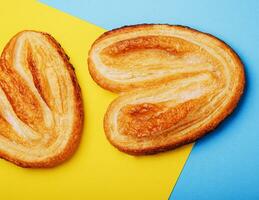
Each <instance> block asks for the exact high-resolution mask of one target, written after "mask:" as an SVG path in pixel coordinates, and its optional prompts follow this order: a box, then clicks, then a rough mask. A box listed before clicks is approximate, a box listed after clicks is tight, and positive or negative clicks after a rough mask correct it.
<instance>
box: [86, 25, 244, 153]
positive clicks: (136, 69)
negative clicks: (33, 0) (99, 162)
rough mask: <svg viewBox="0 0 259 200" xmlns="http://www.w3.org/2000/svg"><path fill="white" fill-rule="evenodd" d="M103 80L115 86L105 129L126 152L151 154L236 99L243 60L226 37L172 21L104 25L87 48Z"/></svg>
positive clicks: (193, 131)
mask: <svg viewBox="0 0 259 200" xmlns="http://www.w3.org/2000/svg"><path fill="white" fill-rule="evenodd" d="M88 65H89V71H90V74H91V76H92V78H93V79H94V80H95V82H97V83H98V84H99V85H100V86H101V87H103V88H105V89H107V90H110V91H113V92H117V93H120V96H119V97H118V98H117V99H116V100H115V101H113V102H112V103H111V105H110V106H109V108H108V110H107V112H106V115H105V118H104V130H105V133H106V136H107V138H108V140H109V141H110V142H111V143H112V144H113V145H114V146H116V147H117V148H118V149H119V150H121V151H124V152H126V153H129V154H151V153H156V152H160V151H165V150H168V149H172V148H176V147H178V146H181V145H184V144H187V143H190V142H193V141H195V140H196V139H198V138H200V137H202V136H203V135H205V134H206V133H208V132H209V131H211V130H213V129H214V128H215V127H216V126H217V125H218V124H219V123H220V122H221V121H222V120H223V119H225V118H226V117H227V116H228V115H229V114H230V113H231V112H232V111H233V109H234V108H235V107H236V105H237V103H238V101H239V99H240V97H241V95H242V93H243V88H244V84H245V76H244V69H243V65H242V62H241V61H240V59H239V57H238V56H237V54H236V53H235V52H234V51H233V50H232V49H231V48H230V47H229V46H228V45H227V44H225V43H224V42H222V41H221V40H219V39H217V38H215V37H214V36H212V35H209V34H206V33H202V32H199V31H197V30H194V29H191V28H188V27H183V26H173V25H135V26H128V27H122V28H119V29H116V30H112V31H108V32H106V33H104V34H103V35H102V36H101V37H99V38H98V39H97V40H96V41H95V42H94V44H93V45H92V48H91V50H90V52H89V59H88Z"/></svg>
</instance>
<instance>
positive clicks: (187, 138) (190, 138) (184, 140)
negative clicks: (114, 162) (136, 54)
mask: <svg viewBox="0 0 259 200" xmlns="http://www.w3.org/2000/svg"><path fill="white" fill-rule="evenodd" d="M155 25H157V24H139V25H133V26H125V27H121V28H118V29H114V30H111V31H108V32H105V33H104V34H103V35H101V36H100V37H99V38H98V39H97V40H96V41H95V42H94V44H93V45H92V48H91V49H93V48H94V47H95V45H96V44H97V43H99V42H101V41H102V40H104V39H106V38H108V37H109V36H111V35H112V36H114V35H118V34H120V33H126V32H131V31H132V30H139V29H144V28H147V27H152V26H155ZM159 25H164V26H167V27H174V28H177V29H182V30H186V31H189V32H192V33H194V34H195V33H199V34H204V35H207V36H209V37H210V38H211V39H213V40H214V41H216V42H217V43H218V44H219V45H220V46H222V47H223V48H224V49H225V50H228V51H229V52H230V54H232V56H233V58H234V60H235V61H236V62H237V64H238V65H239V68H240V73H239V76H240V77H239V83H238V86H237V89H236V91H235V94H233V97H232V99H231V101H229V102H228V104H227V106H226V108H225V110H224V112H222V113H221V114H220V115H219V116H217V118H216V119H214V120H213V121H211V122H210V123H208V124H206V126H204V127H203V128H202V129H200V130H199V129H198V128H197V129H198V130H196V131H194V133H188V134H186V135H184V136H182V137H180V138H178V139H176V140H175V141H173V142H172V143H170V144H167V145H160V146H153V147H149V148H138V149H130V148H127V147H125V146H122V145H119V144H118V143H116V141H114V140H112V139H111V134H112V133H111V132H110V129H109V123H108V122H107V119H108V118H109V115H110V114H111V113H110V112H109V111H111V110H112V109H111V108H112V107H114V106H116V100H115V101H114V102H112V103H111V104H110V106H109V108H108V109H107V110H108V111H107V113H106V115H105V117H104V131H105V135H106V137H107V139H108V140H109V142H110V143H111V144H112V145H114V146H115V147H116V148H118V149H119V150H120V151H122V152H125V153H128V154H132V155H148V154H155V153H158V152H163V151H167V150H171V149H175V148H177V147H180V146H182V145H185V144H189V143H192V142H194V141H196V140H197V139H199V138H201V137H203V136H204V135H206V134H207V133H209V132H211V131H212V130H214V129H215V128H216V127H217V126H218V125H219V124H220V122H222V121H223V120H224V119H225V118H226V117H227V116H229V115H230V114H231V113H232V111H233V110H234V109H235V107H236V106H237V105H238V102H239V100H240V98H241V96H242V94H243V91H244V88H245V72H244V67H243V63H242V61H241V60H240V58H239V56H238V55H237V53H236V52H235V51H234V50H233V49H232V48H231V47H230V46H229V45H227V44H226V43H225V42H224V41H222V40H220V39H218V38H217V37H215V36H213V35H211V34H209V33H203V32H200V31H198V30H195V29H192V28H189V27H186V26H181V25H169V24H159ZM90 55H91V50H90V51H89V58H88V66H89V72H90V74H91V76H92V78H93V79H94V80H95V82H96V83H98V85H100V86H101V87H103V88H105V89H107V90H110V91H113V92H118V90H116V89H115V88H113V87H112V86H111V85H110V84H109V83H108V82H106V81H105V80H104V78H103V77H101V76H100V75H99V74H98V72H96V70H95V67H94V64H93V62H92V60H91V56H90Z"/></svg>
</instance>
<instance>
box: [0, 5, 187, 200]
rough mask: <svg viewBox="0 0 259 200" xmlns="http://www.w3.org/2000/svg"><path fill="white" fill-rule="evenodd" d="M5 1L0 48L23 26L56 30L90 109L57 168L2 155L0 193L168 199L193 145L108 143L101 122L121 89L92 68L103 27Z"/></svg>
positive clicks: (7, 198)
mask: <svg viewBox="0 0 259 200" xmlns="http://www.w3.org/2000/svg"><path fill="white" fill-rule="evenodd" d="M0 3H1V7H0V19H1V20H0V27H1V36H0V49H3V48H4V46H5V45H6V43H7V42H8V41H9V39H10V38H11V37H12V36H13V35H14V34H16V33H17V32H19V31H21V30H25V29H33V30H40V31H45V32H48V33H50V34H51V35H53V36H54V37H55V38H56V39H57V41H58V42H59V43H60V44H61V45H62V47H63V48H64V49H65V51H66V53H67V54H68V55H69V57H70V58H71V63H72V64H73V65H74V67H75V71H76V74H77V77H78V80H79V84H80V86H81V88H82V93H83V100H84V108H85V114H86V117H85V126H84V131H83V138H82V141H81V145H80V147H79V149H78V151H77V152H76V153H75V155H74V156H73V157H72V159H71V160H69V161H68V162H66V163H64V164H62V165H60V166H58V167H56V168H53V169H23V168H20V167H17V166H15V165H13V164H11V163H9V162H7V161H4V160H2V159H1V160H0V177H1V182H0V199H1V200H17V199H19V200H34V199H37V200H52V199H53V200H54V199H55V200H57V199H62V200H66V199H68V200H70V199H75V200H77V199H78V200H79V199H125V200H127V199H129V200H132V199H167V198H168V197H169V195H170V192H171V190H172V187H173V185H174V184H175V182H176V180H177V178H178V176H179V174H180V171H181V169H182V167H183V165H184V162H185V160H186V159H187V156H188V154H189V152H190V150H191V147H192V145H189V146H185V147H182V148H179V149H177V150H175V151H170V152H167V153H163V154H159V155H154V156H146V157H134V156H129V155H127V154H124V153H121V152H119V151H118V150H117V149H115V148H114V147H113V146H111V145H110V144H109V142H108V141H107V140H106V138H105V135H104V133H103V128H102V122H103V116H104V113H105V111H106V108H107V106H108V104H109V103H110V102H111V101H112V100H113V99H114V98H115V97H116V95H115V94H112V93H110V92H107V91H105V90H103V89H101V88H100V87H99V86H97V85H96V84H95V83H94V81H93V80H92V79H91V77H90V75H89V73H88V70H87V54H88V50H89V48H90V46H91V44H92V43H93V41H94V40H95V39H96V38H97V37H98V36H100V34H101V33H103V32H104V29H102V28H99V27H97V26H95V25H92V24H90V23H88V22H85V21H82V20H79V19H77V18H75V17H72V16H69V15H67V14H64V13H63V12H61V11H58V10H56V9H53V8H51V7H49V6H46V5H44V4H42V3H40V2H37V1H33V0H24V1H18V0H17V1H15V0H9V1H3V0H1V2H0Z"/></svg>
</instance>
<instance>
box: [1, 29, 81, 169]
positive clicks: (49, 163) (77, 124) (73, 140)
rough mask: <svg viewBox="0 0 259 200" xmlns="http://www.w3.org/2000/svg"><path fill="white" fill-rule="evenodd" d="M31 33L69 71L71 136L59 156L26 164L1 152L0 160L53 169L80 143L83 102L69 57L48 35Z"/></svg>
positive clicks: (67, 157) (23, 165)
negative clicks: (50, 47)
mask: <svg viewBox="0 0 259 200" xmlns="http://www.w3.org/2000/svg"><path fill="white" fill-rule="evenodd" d="M26 31H29V30H24V31H21V32H19V33H17V34H16V35H15V36H14V37H13V38H16V37H17V36H18V35H19V34H21V33H23V32H26ZM33 32H37V33H41V34H43V35H44V36H45V37H46V38H47V39H48V40H49V42H50V43H51V44H52V45H53V47H54V48H55V49H56V50H57V51H58V53H59V55H60V56H61V57H62V58H63V60H64V62H65V63H66V66H67V70H68V71H69V74H70V77H71V79H72V83H73V86H74V93H75V102H76V108H75V120H74V125H73V131H72V134H71V136H70V138H69V141H68V143H67V145H66V147H65V148H64V150H63V151H62V152H60V153H59V154H57V155H55V156H53V157H50V158H48V159H46V160H42V161H40V162H27V161H23V160H20V159H17V158H15V157H12V156H9V155H7V154H5V153H4V152H1V151H0V158H3V159H5V160H7V161H10V162H12V163H14V164H16V165H18V166H21V167H25V168H50V167H55V166H57V165H59V164H61V163H62V162H64V161H66V160H68V159H69V158H70V157H71V156H72V155H73V154H74V152H75V150H76V149H77V147H78V145H79V143H80V139H81V135H82V129H83V121H84V109H83V100H82V95H81V89H80V86H79V84H78V81H77V78H76V75H75V70H74V67H73V66H72V64H71V63H70V62H69V57H68V56H67V55H66V53H65V51H64V49H63V48H62V47H61V45H60V44H59V43H58V42H57V41H56V40H55V39H54V37H52V36H51V35H50V34H48V33H44V32H40V31H33ZM13 38H12V39H13ZM12 39H11V40H10V41H9V42H8V44H7V45H6V46H5V48H4V50H3V52H2V56H3V55H4V54H5V51H6V49H7V48H8V46H9V44H10V42H11V41H12ZM2 56H1V57H2ZM2 62H3V59H1V63H0V64H2Z"/></svg>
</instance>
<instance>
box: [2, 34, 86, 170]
mask: <svg viewBox="0 0 259 200" xmlns="http://www.w3.org/2000/svg"><path fill="white" fill-rule="evenodd" d="M82 125H83V104H82V99H81V92H80V88H79V85H78V82H77V79H76V75H75V72H74V69H73V67H72V65H71V64H70V63H69V58H68V57H67V56H66V54H65V52H64V50H63V49H62V48H61V46H60V45H59V44H58V42H57V41H56V40H55V39H54V38H53V37H51V36H50V35H49V34H47V33H42V32H37V31H22V32H20V33H18V34H17V35H15V36H14V37H13V38H12V39H11V40H10V41H9V43H8V44H7V45H6V47H5V48H4V50H3V53H2V55H1V61H0V157H2V158H4V159H6V160H9V161H11V162H13V163H15V164H17V165H20V166H22V167H52V166H55V165H57V164H59V163H61V162H63V161H64V160H66V159H68V158H69V157H70V156H71V155H72V154H73V152H74V151H75V149H76V147H77V146H78V144H79V140H80V136H81V130H82Z"/></svg>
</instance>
